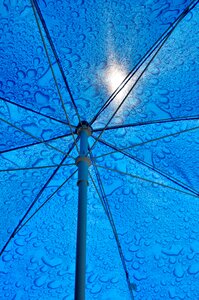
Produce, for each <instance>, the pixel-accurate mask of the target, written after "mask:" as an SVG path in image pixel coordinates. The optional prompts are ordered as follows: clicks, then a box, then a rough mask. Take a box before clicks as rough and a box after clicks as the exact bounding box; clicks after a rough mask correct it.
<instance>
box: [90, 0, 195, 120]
mask: <svg viewBox="0 0 199 300" xmlns="http://www.w3.org/2000/svg"><path fill="white" fill-rule="evenodd" d="M197 3H198V0H193V1H192V2H191V3H190V4H189V5H188V6H187V7H186V8H185V9H184V10H183V12H182V13H181V14H180V15H179V16H178V18H177V19H176V20H175V21H174V22H173V23H172V24H171V25H170V26H169V27H168V28H167V29H166V30H165V32H164V33H163V34H162V35H161V36H160V37H159V39H158V40H157V41H156V42H155V43H154V44H153V45H152V47H151V48H150V49H149V50H148V51H147V52H146V53H145V54H144V56H143V57H142V58H141V59H140V61H139V62H138V63H137V64H136V66H135V67H134V68H133V69H132V70H131V71H130V72H129V74H128V75H127V76H126V77H125V78H124V80H123V81H122V82H121V84H120V85H119V86H118V87H117V89H116V90H115V91H114V92H113V93H112V95H111V96H110V97H109V98H108V100H107V101H106V102H105V104H104V105H103V106H102V107H101V109H100V110H99V111H98V112H97V114H96V115H95V117H93V119H92V120H91V122H90V124H91V125H92V124H93V123H94V122H95V121H96V119H97V118H98V117H99V115H100V114H101V113H102V112H103V111H104V110H105V109H106V108H107V107H108V105H109V104H110V103H111V102H112V101H113V100H114V98H115V97H116V96H117V95H118V93H119V92H120V91H121V90H122V89H123V88H124V86H125V85H126V84H127V83H128V82H129V80H130V79H131V78H132V77H133V76H134V75H135V73H136V72H137V70H138V69H139V68H140V67H141V66H142V65H143V64H144V63H145V62H146V60H147V59H148V58H149V57H150V56H151V55H152V53H153V52H154V51H155V50H156V49H157V48H158V46H159V45H160V44H161V42H163V44H164V39H166V40H167V38H168V37H169V36H170V34H171V33H172V32H173V30H174V29H175V27H176V26H177V25H178V24H179V22H180V21H181V20H182V19H183V18H184V17H185V16H186V15H187V13H188V12H190V11H191V10H192V9H193V8H194V7H195V6H196V5H197ZM160 47H162V46H160Z"/></svg>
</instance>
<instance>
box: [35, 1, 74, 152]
mask: <svg viewBox="0 0 199 300" xmlns="http://www.w3.org/2000/svg"><path fill="white" fill-rule="evenodd" d="M30 2H31V7H32V10H33V13H34V17H35V21H36V23H37V27H38V30H39V34H40V37H41V40H42V43H43V46H44V49H45V53H46V57H47V59H48V63H49V66H50V70H51V73H52V76H53V79H54V83H55V86H56V89H57V92H58V95H59V98H60V100H61V103H62V108H63V110H64V113H65V116H66V119H67V121H68V124H69V127H70V131H71V133H72V136H73V139H74V143H75V147H76V149H77V152H78V153H79V148H78V145H77V143H76V139H75V135H74V132H73V130H72V127H71V123H70V119H69V116H68V113H67V111H66V107H65V104H64V100H63V98H62V94H61V91H60V89H59V85H58V82H57V79H56V76H55V72H54V69H53V66H52V62H51V59H50V56H49V53H48V49H47V46H46V42H45V39H44V36H43V33H42V30H41V26H40V24H39V19H38V17H37V12H36V8H35V5H34V3H33V0H30Z"/></svg>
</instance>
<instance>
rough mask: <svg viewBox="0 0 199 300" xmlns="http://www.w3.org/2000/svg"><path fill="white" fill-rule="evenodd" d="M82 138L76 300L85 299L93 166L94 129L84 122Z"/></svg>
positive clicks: (80, 133) (79, 133)
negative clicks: (90, 154)
mask: <svg viewBox="0 0 199 300" xmlns="http://www.w3.org/2000/svg"><path fill="white" fill-rule="evenodd" d="M76 132H77V134H78V135H79V137H80V153H79V156H78V157H77V159H76V165H77V167H78V181H77V185H78V218H77V241H76V271H75V300H84V299H85V277H86V222H87V189H88V168H89V166H90V164H91V162H90V159H89V158H88V157H87V155H88V137H89V136H90V135H91V132H92V129H91V128H90V127H89V125H88V123H87V122H85V121H82V122H81V124H79V125H78V127H77V129H76Z"/></svg>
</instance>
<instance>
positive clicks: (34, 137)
mask: <svg viewBox="0 0 199 300" xmlns="http://www.w3.org/2000/svg"><path fill="white" fill-rule="evenodd" d="M0 121H2V122H4V123H6V124H8V125H9V126H12V127H13V128H15V129H17V130H19V131H21V132H23V133H25V134H27V135H29V136H30V137H32V138H33V139H35V140H37V141H39V142H40V143H44V144H45V145H46V146H48V147H50V148H52V149H54V150H56V151H58V152H60V153H62V154H66V153H65V152H64V151H62V150H60V149H58V148H56V147H54V146H52V145H51V144H48V143H46V142H45V141H43V140H41V139H40V138H38V137H36V136H34V135H32V134H31V133H30V132H28V131H26V130H24V129H21V128H19V127H18V126H16V125H14V124H12V123H10V122H8V121H6V120H4V119H2V118H0ZM68 157H69V158H72V159H74V157H72V156H68Z"/></svg>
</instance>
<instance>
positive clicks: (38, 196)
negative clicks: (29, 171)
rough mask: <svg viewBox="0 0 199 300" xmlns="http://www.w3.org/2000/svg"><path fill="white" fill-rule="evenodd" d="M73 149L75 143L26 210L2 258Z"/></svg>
mask: <svg viewBox="0 0 199 300" xmlns="http://www.w3.org/2000/svg"><path fill="white" fill-rule="evenodd" d="M73 148H74V143H73V145H72V147H71V148H70V149H69V151H68V153H67V154H66V155H65V156H64V157H63V158H62V160H61V162H60V164H59V165H58V167H57V168H56V169H55V170H54V171H53V173H52V174H51V176H50V177H49V178H48V180H47V181H46V183H45V184H44V186H43V187H42V188H41V190H40V191H39V193H38V194H37V196H36V197H35V199H34V200H33V202H32V203H31V204H30V206H29V207H28V209H27V210H26V212H25V214H24V215H23V217H22V218H21V219H20V220H19V223H18V224H17V225H16V227H15V228H14V230H13V231H12V233H11V235H10V237H9V238H8V240H7V242H6V243H5V245H4V246H3V248H2V249H1V252H0V256H1V255H2V254H3V252H4V251H5V249H6V248H7V246H8V244H9V243H10V242H11V240H12V239H13V238H14V237H15V235H16V232H17V230H18V229H19V228H20V227H21V225H22V223H23V221H24V220H25V218H26V217H27V215H28V214H29V212H30V211H31V209H32V208H33V206H34V205H35V204H36V202H37V201H38V199H39V198H40V196H41V195H42V193H43V192H44V190H45V189H46V187H47V186H48V185H49V183H50V182H51V180H52V179H53V177H54V176H55V174H56V173H57V172H58V171H59V169H60V167H61V166H62V164H63V163H64V161H65V159H66V158H67V157H68V155H69V154H70V152H71V151H72V149H73Z"/></svg>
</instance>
